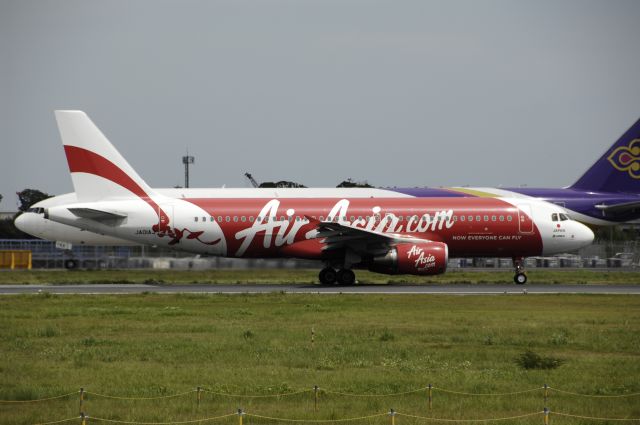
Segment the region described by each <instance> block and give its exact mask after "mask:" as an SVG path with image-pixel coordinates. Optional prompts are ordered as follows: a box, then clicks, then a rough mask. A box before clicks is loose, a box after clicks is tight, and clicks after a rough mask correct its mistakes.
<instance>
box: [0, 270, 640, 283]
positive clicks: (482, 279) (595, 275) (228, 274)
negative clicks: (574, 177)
mask: <svg viewBox="0 0 640 425" xmlns="http://www.w3.org/2000/svg"><path fill="white" fill-rule="evenodd" d="M527 274H528V277H529V282H530V283H541V284H556V283H572V284H589V283H590V284H614V285H615V284H634V285H637V284H640V272H635V271H599V270H538V269H533V270H530V271H529V272H528V273H527ZM357 277H358V281H359V282H360V283H369V284H371V283H373V284H393V283H411V284H434V285H437V284H446V283H471V284H478V283H512V282H513V280H512V279H513V272H511V271H506V270H505V271H478V270H474V271H458V270H452V271H449V272H447V273H445V274H444V275H440V276H427V277H423V276H408V275H404V276H388V275H383V274H378V273H371V272H367V271H358V272H357ZM317 282H318V270H304V269H265V270H255V269H254V270H229V269H218V270H203V271H199V270H198V271H196V270H98V271H86V270H81V271H67V270H31V271H27V270H16V271H4V272H0V284H20V285H22V284H74V283H153V284H163V283H165V284H191V283H207V284H216V283H221V284H246V283H276V284H278V283H317Z"/></svg>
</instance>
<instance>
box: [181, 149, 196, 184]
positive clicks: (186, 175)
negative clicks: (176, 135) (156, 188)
mask: <svg viewBox="0 0 640 425" xmlns="http://www.w3.org/2000/svg"><path fill="white" fill-rule="evenodd" d="M194 162H195V158H194V157H193V156H190V155H186V156H183V157H182V163H183V164H184V187H189V165H190V164H193V163H194Z"/></svg>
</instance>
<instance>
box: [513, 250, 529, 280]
mask: <svg viewBox="0 0 640 425" xmlns="http://www.w3.org/2000/svg"><path fill="white" fill-rule="evenodd" d="M513 267H514V268H515V271H516V274H515V276H513V281H514V283H516V284H517V285H524V284H525V283H527V274H526V273H525V271H524V258H523V257H513Z"/></svg>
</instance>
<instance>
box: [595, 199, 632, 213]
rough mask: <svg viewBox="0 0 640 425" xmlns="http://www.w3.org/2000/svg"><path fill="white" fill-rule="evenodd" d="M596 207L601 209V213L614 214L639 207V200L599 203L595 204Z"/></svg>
mask: <svg viewBox="0 0 640 425" xmlns="http://www.w3.org/2000/svg"><path fill="white" fill-rule="evenodd" d="M596 208H597V209H599V210H600V211H602V215H605V216H606V215H609V216H616V215H622V214H625V213H628V212H631V211H634V210H638V209H640V201H633V202H624V203H621V204H612V205H605V204H600V205H596Z"/></svg>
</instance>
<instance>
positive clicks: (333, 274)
mask: <svg viewBox="0 0 640 425" xmlns="http://www.w3.org/2000/svg"><path fill="white" fill-rule="evenodd" d="M318 278H319V279H320V283H321V284H323V285H333V284H336V283H337V284H339V285H353V284H354V283H356V274H355V273H354V272H353V270H351V269H340V270H338V271H336V270H335V269H334V268H333V267H325V268H324V269H322V270H320V274H319V275H318Z"/></svg>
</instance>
